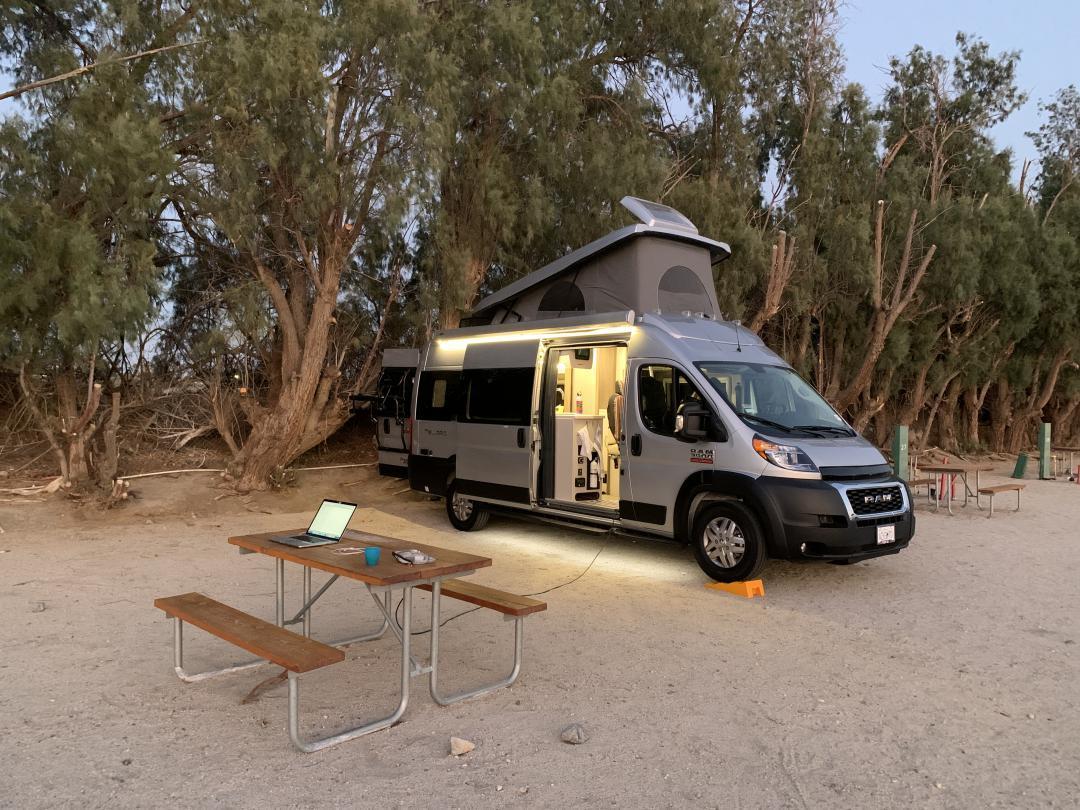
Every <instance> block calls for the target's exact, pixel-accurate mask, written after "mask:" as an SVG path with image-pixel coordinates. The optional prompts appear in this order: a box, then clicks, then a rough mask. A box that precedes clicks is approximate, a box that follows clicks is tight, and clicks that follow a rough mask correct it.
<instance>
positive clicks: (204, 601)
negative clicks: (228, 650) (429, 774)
mask: <svg viewBox="0 0 1080 810" xmlns="http://www.w3.org/2000/svg"><path fill="white" fill-rule="evenodd" d="M303 531H304V529H303V528H300V529H290V530H285V531H275V532H262V533H259V534H249V535H242V536H237V537H230V538H229V543H230V544H231V545H234V546H237V547H238V548H239V549H240V553H241V554H263V555H266V556H268V557H271V558H273V559H274V562H275V586H276V587H275V597H276V600H275V606H276V609H275V621H274V624H273V625H271V624H270V623H269V622H264V621H263V620H261V619H258V618H256V617H254V616H250V615H249V614H247V613H243V612H241V611H238V610H235V609H234V608H231V607H229V606H228V605H224V604H222V603H220V602H217V601H215V600H213V599H210V598H209V597H206V596H203V595H202V594H197V593H191V594H183V595H180V596H174V597H166V598H162V599H158V600H156V601H155V605H156V606H157V607H159V608H161V609H162V610H164V611H165V612H166V614H167V615H170V616H172V617H173V618H174V619H176V630H175V669H176V673H177V675H179V676H180V677H181V679H182V680H185V681H188V682H193V681H199V680H204V679H206V678H209V677H213V676H215V675H221V674H225V673H229V672H238V671H240V670H244V669H247V668H249V667H255V666H260V665H262V664H265V663H266V662H267V661H272V662H274V663H277V664H279V665H280V666H282V667H283V668H284V669H286V670H287V671H288V682H289V716H288V720H289V736H290V738H291V740H292V742H293V744H294V745H295V746H296V747H297V748H299V749H300V750H301V751H304V752H312V751H318V750H320V749H322V748H326V747H328V746H331V745H336V744H338V743H341V742H345V741H346V740H351V739H355V738H356V737H360V736H362V735H365V734H370V733H372V732H374V731H378V730H379V729H383V728H387V727H389V726H392V725H394V724H395V723H397V722H398V720H400V719H401V717H402V716H403V715H404V713H405V710H406V708H407V706H408V703H409V685H410V682H411V680H412V678H414V677H418V676H422V675H427V676H428V678H429V690H430V693H431V696H432V698H433V699H434V700H435V701H436V702H437V703H439V704H440V705H447V704H449V703H453V702H456V701H458V700H463V699H465V698H469V697H474V696H476V695H480V694H483V693H485V692H489V691H491V690H493V689H498V688H501V687H504V686H509V685H510V684H512V683H513V682H514V681H515V680H516V679H517V676H518V673H519V672H520V669H521V655H522V644H523V642H522V632H523V631H522V619H523V618H524V617H525V616H526V615H529V614H531V613H535V612H538V611H541V610H544V609H545V608H546V607H547V606H546V604H545V603H543V602H540V601H537V600H535V599H530V598H528V597H523V596H517V595H516V594H508V593H504V592H503V591H499V590H496V589H494V588H489V587H487V586H484V585H479V584H474V583H469V582H463V581H459V580H458V579H457V577H460V576H467V575H469V574H472V573H474V572H475V571H477V570H479V569H481V568H485V567H487V566H490V565H491V563H492V561H491V559H490V558H489V557H483V556H479V555H475V554H468V553H466V552H461V551H453V550H450V549H444V548H437V547H435V546H429V545H426V544H421V543H414V542H411V541H404V540H399V539H397V538H392V537H384V536H382V535H375V534H370V533H367V532H358V531H352V530H349V531H347V532H345V534H344V535H343V536H342V539H341V541H340V542H338V543H335V544H331V545H324V546H314V547H310V548H294V547H292V546H287V545H283V544H281V543H276V542H274V540H273V539H272V538H274V537H277V536H280V535H289V534H293V535H295V534H300V533H302V532H303ZM367 546H378V547H379V548H380V549H381V554H380V559H379V561H378V562H377V563H376V564H375V565H368V564H367V563H366V561H365V559H364V555H363V553H356V551H358V550H360V549H363V548H364V547H367ZM405 549H418V550H420V551H423V552H425V553H426V554H428V555H430V556H431V557H434V558H435V560H434V562H431V563H427V564H421V565H408V564H403V563H401V562H398V560H397V559H396V558H395V557H394V555H393V552H394V551H396V550H405ZM286 563H293V564H295V565H299V566H301V567H302V569H303V580H302V581H303V602H302V607H301V608H300V611H299V612H298V613H297V614H296V615H294V616H292V617H291V618H286V612H285V564H286ZM313 571H321V572H324V573H327V574H330V577H329V579H328V580H327V581H326V582H325V583H323V584H322V586H321V587H320V588H319V589H318V590H317V591H316V592H315V593H314V594H313V593H312V581H311V580H312V572H313ZM342 578H344V579H349V580H354V581H357V582H360V583H361V584H363V585H364V587H365V589H366V591H367V593H368V594H369V595H370V596H371V599H372V601H373V602H374V604H375V606H376V608H377V609H378V613H379V614H380V615H381V625H380V627H379V628H378V629H376V630H374V631H371V632H368V633H365V634H363V635H359V636H355V637H352V638H348V639H342V640H340V641H335V642H330V643H322V642H319V641H316V640H314V639H312V637H311V636H312V629H311V625H312V608H313V606H314V605H315V604H316V603H317V602H318V601H319V599H320V598H321V597H322V596H323V595H324V594H325V593H326V592H327V590H329V588H330V587H331V586H332V585H333V584H334V583H335V582H337V581H338V580H339V579H342ZM417 588H421V589H423V590H428V591H430V592H431V641H430V656H429V659H428V661H427V662H423V661H421V660H419V659H418V658H417V657H416V656H415V655H414V654H413V649H412V643H411V640H412V632H411V629H412V596H413V591H414V590H416V589H417ZM394 591H398V592H399V593H400V604H399V605H398V607H400V608H401V613H402V615H401V620H400V621H398V619H397V618H396V611H395V609H394V606H393V605H394V602H393V596H392V594H393V592H394ZM444 595H445V596H448V597H451V598H454V599H460V600H463V601H466V602H470V603H472V604H476V605H479V606H480V607H485V608H490V609H493V610H496V611H498V612H500V613H502V614H503V615H504V616H505V617H506V618H507V619H512V620H514V621H515V627H514V663H513V668H512V669H511V671H510V674H509V675H508V676H507V677H505V678H503V679H501V680H499V681H498V682H496V683H492V684H487V685H484V686H481V687H479V688H476V689H472V690H469V691H464V692H460V693H457V694H453V695H443V694H442V693H441V692H440V691H439V687H438V672H439V640H440V624H441V623H442V618H441V616H442V614H441V609H442V608H441V605H442V596H444ZM185 621H186V622H188V623H191V624H195V625H196V626H197V627H200V628H201V629H203V630H206V631H207V632H209V633H212V634H214V635H217V636H219V637H221V638H223V639H225V640H226V641H230V642H231V643H233V644H236V645H237V646H240V647H242V648H244V649H247V650H249V651H251V652H253V653H255V654H256V655H258V656H259V660H256V661H252V662H250V663H245V664H241V665H238V666H232V667H226V668H224V669H219V670H214V671H211V672H205V673H199V674H196V675H190V674H188V673H187V672H186V671H185V670H184V669H183V639H182V628H183V623H184V622H185ZM295 624H301V625H302V632H303V635H302V636H300V635H297V634H295V633H293V632H290V631H288V630H287V629H286V628H287V627H288V626H290V625H295ZM387 629H389V630H391V631H392V632H393V634H394V635H395V636H396V637H397V640H398V642H399V644H400V646H401V669H400V679H399V684H398V701H397V705H396V707H395V708H394V710H393V711H392V712H391V713H390V714H389V715H387V716H386V717H383V718H381V719H378V720H374V721H371V722H367V723H364V724H361V725H358V726H356V727H354V728H350V729H346V730H345V731H342V732H339V733H337V734H333V735H330V736H327V737H323V738H322V739H316V740H311V741H307V740H304V739H302V736H301V733H300V728H299V699H300V697H299V695H300V692H299V679H298V676H299V675H300V674H301V673H304V672H309V671H312V670H314V669H318V668H321V667H323V666H328V665H330V664H334V663H339V662H341V661H343V660H344V658H345V656H344V653H343V652H341V651H340V649H339V647H341V646H344V645H347V644H354V643H357V642H362V641H372V640H375V639H378V638H381V637H382V636H383V635H384V634H385V633H386V630H387Z"/></svg>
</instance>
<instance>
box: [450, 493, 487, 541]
mask: <svg viewBox="0 0 1080 810" xmlns="http://www.w3.org/2000/svg"><path fill="white" fill-rule="evenodd" d="M446 516H447V517H448V518H450V524H451V525H452V526H453V527H454V528H455V529H457V530H458V531H459V532H475V531H479V530H480V529H482V528H484V527H485V526H486V525H487V522H488V518H489V517H490V516H491V513H490V512H488V510H487V509H486V508H484V507H483V506H482V505H481V504H479V503H477V502H476V501H474V500H472V499H471V498H469V497H468V496H467V495H462V494H461V493H460V492H458V487H457V482H455V483H453V484H451V485H450V491H449V492H447V493H446Z"/></svg>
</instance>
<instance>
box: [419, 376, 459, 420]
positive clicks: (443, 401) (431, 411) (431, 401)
mask: <svg viewBox="0 0 1080 810" xmlns="http://www.w3.org/2000/svg"><path fill="white" fill-rule="evenodd" d="M460 393H461V372H460V371H425V372H424V373H423V374H421V375H420V390H419V391H418V392H417V398H416V418H417V419H421V420H424V419H427V420H430V421H432V422H454V421H456V420H457V418H458V405H459V400H460Z"/></svg>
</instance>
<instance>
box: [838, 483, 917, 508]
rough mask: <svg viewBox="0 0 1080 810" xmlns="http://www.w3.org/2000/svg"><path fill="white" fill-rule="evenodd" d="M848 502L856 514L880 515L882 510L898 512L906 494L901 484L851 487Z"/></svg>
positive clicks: (848, 492)
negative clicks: (860, 487)
mask: <svg viewBox="0 0 1080 810" xmlns="http://www.w3.org/2000/svg"><path fill="white" fill-rule="evenodd" d="M847 499H848V503H849V504H851V511H852V512H854V513H855V514H856V515H880V514H881V513H882V512H896V511H899V510H900V509H902V508H903V506H904V496H903V494H902V492H901V490H900V487H899V486H891V487H873V488H870V487H867V488H865V489H849V490H848V491H847Z"/></svg>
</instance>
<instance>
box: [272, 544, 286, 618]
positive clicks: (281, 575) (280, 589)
mask: <svg viewBox="0 0 1080 810" xmlns="http://www.w3.org/2000/svg"><path fill="white" fill-rule="evenodd" d="M274 564H275V567H276V569H277V570H276V574H277V583H276V584H277V613H276V616H275V624H277V626H278V627H284V626H285V561H284V560H282V559H277V560H274Z"/></svg>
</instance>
